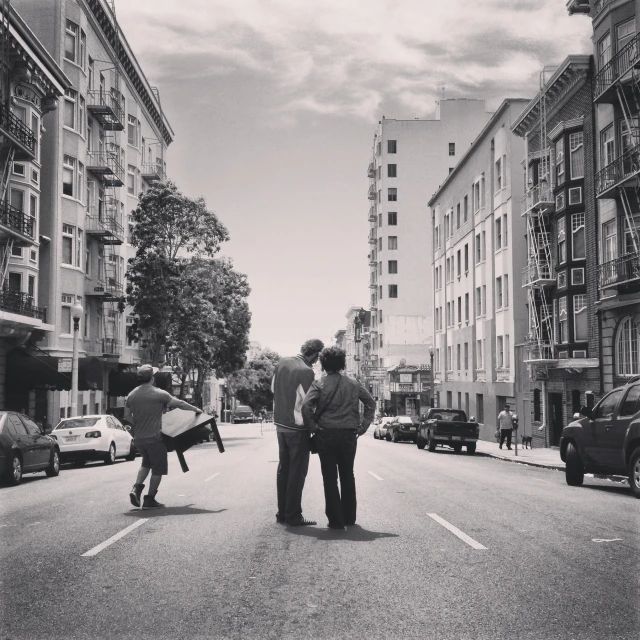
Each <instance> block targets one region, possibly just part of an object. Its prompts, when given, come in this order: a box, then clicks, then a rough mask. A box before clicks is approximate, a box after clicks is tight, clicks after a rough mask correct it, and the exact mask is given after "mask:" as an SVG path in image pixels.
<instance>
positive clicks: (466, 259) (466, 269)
mask: <svg viewBox="0 0 640 640" xmlns="http://www.w3.org/2000/svg"><path fill="white" fill-rule="evenodd" d="M464 272H465V273H469V243H467V244H465V245H464Z"/></svg>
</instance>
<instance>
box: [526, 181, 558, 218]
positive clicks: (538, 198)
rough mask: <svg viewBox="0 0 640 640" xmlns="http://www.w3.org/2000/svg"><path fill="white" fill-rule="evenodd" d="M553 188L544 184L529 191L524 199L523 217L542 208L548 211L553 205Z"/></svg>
mask: <svg viewBox="0 0 640 640" xmlns="http://www.w3.org/2000/svg"><path fill="white" fill-rule="evenodd" d="M554 202H555V200H554V199H553V188H552V186H551V185H550V184H548V183H546V182H542V183H540V184H537V185H535V186H533V187H531V188H530V189H528V190H527V193H526V195H525V196H524V198H522V215H526V214H527V213H529V211H531V210H532V209H535V208H537V207H540V208H542V209H546V208H547V207H550V206H551V205H553V204H554Z"/></svg>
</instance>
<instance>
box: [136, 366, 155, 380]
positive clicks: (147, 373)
mask: <svg viewBox="0 0 640 640" xmlns="http://www.w3.org/2000/svg"><path fill="white" fill-rule="evenodd" d="M137 375H138V380H140V381H142V382H149V381H150V380H151V379H152V378H153V367H152V366H151V365H150V364H143V365H142V366H141V367H138V371H137Z"/></svg>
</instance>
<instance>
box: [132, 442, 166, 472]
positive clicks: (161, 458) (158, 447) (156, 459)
mask: <svg viewBox="0 0 640 640" xmlns="http://www.w3.org/2000/svg"><path fill="white" fill-rule="evenodd" d="M136 447H137V449H138V451H139V452H140V455H141V456H142V466H143V467H145V468H147V469H151V473H153V474H155V475H157V476H166V475H167V473H168V471H169V463H168V461H167V447H165V446H164V442H145V443H142V442H141V443H137V442H136Z"/></svg>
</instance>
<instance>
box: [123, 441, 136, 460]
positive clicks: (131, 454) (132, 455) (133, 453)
mask: <svg viewBox="0 0 640 640" xmlns="http://www.w3.org/2000/svg"><path fill="white" fill-rule="evenodd" d="M135 459H136V446H135V445H134V444H133V440H132V441H131V448H130V449H129V455H128V456H127V457H126V458H125V460H128V461H129V462H132V461H133V460H135Z"/></svg>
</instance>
